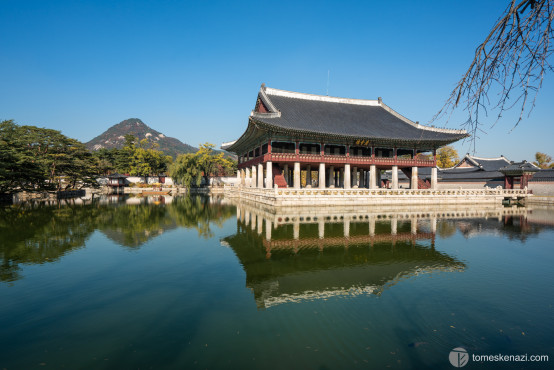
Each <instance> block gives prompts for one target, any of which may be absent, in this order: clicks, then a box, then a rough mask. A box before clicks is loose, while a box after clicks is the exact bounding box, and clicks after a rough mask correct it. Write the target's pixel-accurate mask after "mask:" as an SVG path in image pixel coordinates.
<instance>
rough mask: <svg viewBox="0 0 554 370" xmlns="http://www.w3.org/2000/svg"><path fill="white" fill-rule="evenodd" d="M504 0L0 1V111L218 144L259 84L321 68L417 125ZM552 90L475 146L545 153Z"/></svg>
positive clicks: (322, 82) (70, 126) (310, 75)
mask: <svg viewBox="0 0 554 370" xmlns="http://www.w3.org/2000/svg"><path fill="white" fill-rule="evenodd" d="M506 4H507V0H504V1H475V0H470V1H444V0H441V1H428V2H414V1H394V2H393V1H321V0H320V1H310V2H308V1H305V2H304V1H291V2H287V1H276V2H268V1H253V2H249V1H237V2H232V1H209V2H207V1H164V0H158V1H137V0H135V1H122V0H118V1H113V0H112V1H104V0H91V1H56V0H49V1H26V0H0V51H1V52H0V86H1V87H0V119H14V120H15V121H16V122H17V123H19V124H30V125H37V126H41V127H48V128H53V129H57V130H61V131H62V132H63V133H64V134H66V135H68V136H70V137H74V138H76V139H79V140H81V141H88V140H90V139H92V138H93V137H95V136H97V135H99V134H100V133H101V132H103V131H104V130H106V129H107V128H108V127H110V126H112V125H113V124H116V123H118V122H120V121H122V120H124V119H127V118H131V117H136V118H140V119H142V120H143V121H144V122H145V123H146V124H148V125H149V126H151V127H152V128H154V129H156V130H158V131H161V132H163V133H164V134H166V135H169V136H174V137H176V138H178V139H180V140H182V141H184V142H186V143H188V144H191V145H195V146H196V145H198V144H199V143H201V142H206V141H209V142H212V143H214V144H216V145H218V146H219V144H221V142H224V141H230V140H234V139H236V138H237V137H238V136H240V135H241V134H242V132H243V131H244V129H245V127H246V124H247V121H248V115H249V113H250V111H251V110H252V108H253V107H254V104H255V100H256V94H257V92H258V89H259V87H260V84H261V83H262V82H265V83H266V84H267V85H268V86H271V87H275V88H278V89H284V90H292V91H299V92H306V93H314V94H325V93H326V87H327V71H328V70H330V87H329V95H332V96H341V97H349V98H360V99H376V98H377V97H379V96H381V97H383V100H384V102H385V103H386V104H388V105H389V106H391V107H392V108H393V109H395V110H397V111H398V112H400V113H401V114H403V115H405V116H407V117H408V118H410V119H412V120H414V121H420V122H421V123H427V122H429V120H430V119H431V118H432V117H433V115H434V114H435V113H436V112H437V111H438V109H440V107H441V106H442V104H443V103H444V101H445V100H446V98H447V97H448V95H449V93H450V91H451V89H452V88H453V86H454V84H455V83H456V82H457V80H458V79H459V78H460V77H461V75H462V74H463V72H465V70H466V68H467V67H468V65H469V63H470V61H471V59H472V56H473V53H474V50H475V47H476V46H477V45H478V44H479V43H480V42H481V41H482V40H483V38H484V37H485V35H486V33H487V32H488V31H489V30H490V28H491V26H492V25H493V23H494V22H495V20H496V19H497V18H498V16H499V15H500V14H501V12H502V11H503V10H504V8H505V7H506ZM553 102H554V74H550V75H547V76H546V79H545V82H544V88H543V90H542V91H541V93H540V95H539V98H538V101H537V106H536V108H535V110H534V111H533V113H532V115H531V117H530V118H529V119H527V120H526V121H524V122H523V123H522V124H520V126H519V127H517V128H516V129H515V130H513V131H512V132H511V133H510V130H511V129H512V127H513V124H514V122H515V121H514V119H510V118H509V117H508V118H507V119H506V120H504V121H501V122H500V123H499V124H497V126H495V127H494V128H493V129H491V130H488V133H487V134H482V135H481V138H480V139H479V140H478V142H477V152H476V155H480V156H486V157H490V156H498V155H500V154H504V155H505V156H507V157H508V158H509V159H512V160H521V159H527V160H532V159H533V157H534V153H535V152H537V151H542V152H546V153H549V154H550V155H552V156H554V145H553V144H552V139H553V138H554V135H553V134H554V122H553V118H552V117H553V116H554V115H553V113H554V105H553ZM464 117H465V116H464V114H463V113H462V112H460V113H457V114H455V116H454V118H453V119H452V120H451V122H450V123H449V124H448V126H447V127H450V128H459V124H460V123H461V122H462V121H463V120H464ZM493 118H494V117H491V121H490V123H492V122H493ZM436 125H438V126H442V125H444V122H439V123H436ZM456 148H457V149H458V151H459V153H460V155H463V154H464V153H466V152H467V151H468V150H469V149H470V148H469V145H468V144H467V143H466V144H464V145H462V144H456Z"/></svg>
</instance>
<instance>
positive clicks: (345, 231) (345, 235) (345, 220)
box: [343, 217, 350, 238]
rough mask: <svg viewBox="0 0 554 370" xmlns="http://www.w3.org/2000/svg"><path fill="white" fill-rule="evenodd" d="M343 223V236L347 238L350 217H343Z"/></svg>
mask: <svg viewBox="0 0 554 370" xmlns="http://www.w3.org/2000/svg"><path fill="white" fill-rule="evenodd" d="M343 225H344V237H345V238H349V237H350V218H349V217H345V218H344V221H343Z"/></svg>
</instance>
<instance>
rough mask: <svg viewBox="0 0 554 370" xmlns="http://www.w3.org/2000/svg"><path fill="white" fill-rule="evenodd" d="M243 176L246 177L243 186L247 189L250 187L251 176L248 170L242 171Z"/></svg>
mask: <svg viewBox="0 0 554 370" xmlns="http://www.w3.org/2000/svg"><path fill="white" fill-rule="evenodd" d="M244 174H245V176H246V180H245V185H246V186H247V187H250V186H251V185H252V176H251V174H250V168H248V167H246V168H245V169H244Z"/></svg>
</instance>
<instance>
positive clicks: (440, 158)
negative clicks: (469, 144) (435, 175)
mask: <svg viewBox="0 0 554 370" xmlns="http://www.w3.org/2000/svg"><path fill="white" fill-rule="evenodd" d="M458 161H459V159H458V152H457V151H456V149H454V148H453V147H451V146H449V145H447V146H443V147H442V148H440V149H439V150H437V167H440V168H450V167H453V166H454V165H455V164H456V163H457V162H458Z"/></svg>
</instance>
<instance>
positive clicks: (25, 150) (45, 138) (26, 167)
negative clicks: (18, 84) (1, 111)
mask: <svg viewBox="0 0 554 370" xmlns="http://www.w3.org/2000/svg"><path fill="white" fill-rule="evenodd" d="M97 172H98V168H97V161H96V159H95V158H94V157H93V156H92V155H91V153H90V152H89V151H88V150H87V149H86V148H85V146H84V144H82V143H81V142H79V141H77V140H75V139H71V138H68V137H67V136H65V135H62V134H61V133H60V132H59V131H56V130H50V129H45V128H39V127H35V126H19V125H17V124H15V123H14V122H13V121H12V120H9V121H2V122H0V192H2V193H13V192H16V191H22V190H28V191H45V190H46V191H48V190H63V189H68V188H70V187H72V188H75V187H83V186H85V185H93V186H94V185H96V180H95V179H94V177H95V175H96V173H97Z"/></svg>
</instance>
